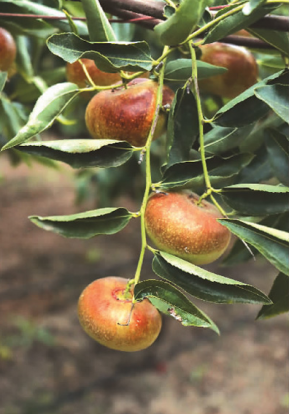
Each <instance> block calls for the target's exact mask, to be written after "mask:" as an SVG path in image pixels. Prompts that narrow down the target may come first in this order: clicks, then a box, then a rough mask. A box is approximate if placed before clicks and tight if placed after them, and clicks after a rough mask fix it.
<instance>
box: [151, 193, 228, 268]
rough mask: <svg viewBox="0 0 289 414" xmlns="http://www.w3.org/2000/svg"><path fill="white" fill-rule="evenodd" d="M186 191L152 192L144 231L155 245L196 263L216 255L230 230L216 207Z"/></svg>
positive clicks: (220, 252)
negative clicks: (222, 220) (223, 224)
mask: <svg viewBox="0 0 289 414" xmlns="http://www.w3.org/2000/svg"><path fill="white" fill-rule="evenodd" d="M198 201H199V196H198V195H197V194H195V193H192V192H190V191H181V192H178V193H175V192H170V193H154V194H152V195H151V196H150V198H149V200H148V203H147V207H146V211H145V225H146V231H147V233H148V235H149V237H150V238H151V240H152V241H153V242H154V244H155V245H156V247H157V248H158V249H160V250H163V251H165V252H167V253H171V254H173V255H175V256H178V257H180V258H181V259H184V260H187V261H188V262H191V263H193V264H196V265H202V264H208V263H211V262H213V261H215V260H216V259H218V258H219V257H220V256H221V255H222V254H223V253H224V251H225V250H226V248H227V246H228V244H229V242H230V237H231V234H230V232H229V230H228V229H227V228H226V227H224V226H222V225H221V224H220V223H219V222H218V221H217V219H218V218H221V217H222V215H221V214H220V212H219V211H218V210H217V208H216V207H215V206H214V205H213V204H211V203H209V202H207V201H206V200H203V201H202V202H201V203H200V205H198V204H197V203H198Z"/></svg>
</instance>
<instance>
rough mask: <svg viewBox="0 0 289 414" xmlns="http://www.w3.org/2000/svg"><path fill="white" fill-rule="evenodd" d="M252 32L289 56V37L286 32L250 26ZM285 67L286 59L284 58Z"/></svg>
mask: <svg viewBox="0 0 289 414" xmlns="http://www.w3.org/2000/svg"><path fill="white" fill-rule="evenodd" d="M249 31H250V33H251V34H252V35H253V36H255V37H257V38H259V39H261V40H263V41H264V42H266V43H268V44H269V45H271V46H273V47H275V48H276V49H277V50H279V51H280V52H281V53H282V54H283V55H285V56H288V54H289V39H288V35H287V33H286V32H278V31H277V30H266V29H255V28H250V30H249ZM283 67H284V60H283Z"/></svg>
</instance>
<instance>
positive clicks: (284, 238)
mask: <svg viewBox="0 0 289 414" xmlns="http://www.w3.org/2000/svg"><path fill="white" fill-rule="evenodd" d="M219 221H220V223H222V224H223V225H224V226H226V227H227V228H228V229H229V230H230V231H231V232H232V233H234V234H235V235H236V236H238V237H240V238H241V239H242V240H245V242H246V243H249V244H250V245H252V246H254V247H255V248H256V249H257V250H259V252H260V253H261V254H262V255H263V256H264V257H265V258H266V259H267V260H268V261H269V262H270V263H271V264H272V265H273V266H275V267H276V268H277V269H278V270H279V271H280V272H283V273H285V274H286V275H289V233H286V232H284V231H281V230H277V229H273V228H270V227H266V226H263V225H261V224H257V223H249V222H246V221H243V220H229V219H219Z"/></svg>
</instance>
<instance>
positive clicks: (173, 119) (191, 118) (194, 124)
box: [167, 88, 199, 167]
mask: <svg viewBox="0 0 289 414" xmlns="http://www.w3.org/2000/svg"><path fill="white" fill-rule="evenodd" d="M198 125H199V123H198V110H197V104H196V100H195V97H194V95H193V93H192V92H191V91H190V90H186V88H180V89H178V90H177V92H176V94H175V97H174V100H173V103H172V105H171V108H170V113H169V119H168V132H167V137H168V163H167V167H169V166H170V165H172V164H176V163H178V162H182V161H185V160H189V159H190V150H191V148H192V146H193V144H194V142H195V140H196V138H197V136H198V134H199V127H198Z"/></svg>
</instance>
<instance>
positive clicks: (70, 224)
mask: <svg viewBox="0 0 289 414" xmlns="http://www.w3.org/2000/svg"><path fill="white" fill-rule="evenodd" d="M131 218H132V214H131V213H130V212H129V211H127V210H126V209H125V208H122V207H120V208H100V209H98V210H91V211H86V212H85V213H78V214H71V215H66V216H50V217H40V216H30V217H29V219H30V220H31V221H32V223H34V224H35V225H36V226H38V227H40V228H42V229H44V230H47V231H52V232H53V233H57V234H60V235H61V236H64V237H69V238H78V239H89V238H91V237H94V236H98V235H100V234H115V233H117V232H119V231H120V230H122V229H123V228H124V227H125V226H126V225H127V224H128V222H129V220H130V219H131Z"/></svg>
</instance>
